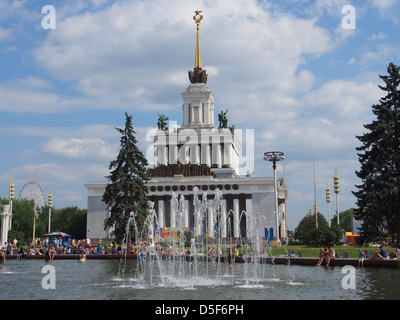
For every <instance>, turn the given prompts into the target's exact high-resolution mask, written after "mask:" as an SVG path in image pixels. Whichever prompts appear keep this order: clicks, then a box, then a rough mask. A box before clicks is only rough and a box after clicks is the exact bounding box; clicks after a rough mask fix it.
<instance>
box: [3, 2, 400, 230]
mask: <svg viewBox="0 0 400 320" xmlns="http://www.w3.org/2000/svg"><path fill="white" fill-rule="evenodd" d="M399 2H400V1H399V0H362V1H361V0H360V1H351V0H314V1H311V0H274V1H266V0H265V1H256V0H216V1H212V0H199V1H194V0H170V1H163V0H151V1H148V0H125V1H111V0H90V1H89V0H82V1H81V0H71V1H61V0H60V1H57V0H56V1H50V0H45V1H42V0H14V1H13V0H0V57H1V58H0V153H1V156H0V197H3V198H8V190H9V184H10V172H12V177H13V180H14V184H15V190H16V191H15V193H16V198H18V196H19V194H20V192H21V190H22V189H23V187H24V185H25V184H27V183H29V182H32V181H35V179H36V171H37V173H38V184H39V185H40V187H41V189H42V190H43V193H44V196H45V198H46V200H47V196H48V194H49V192H50V190H51V192H52V194H53V206H54V207H55V208H64V207H69V206H77V207H79V208H86V207H87V189H86V188H85V187H84V184H86V183H89V182H90V181H105V178H104V177H105V176H107V175H108V172H109V171H108V167H109V163H110V161H111V160H113V159H115V158H116V156H117V154H118V151H119V148H120V145H119V139H120V136H119V133H118V132H117V131H116V130H115V127H120V128H121V127H123V126H124V124H125V112H127V113H128V114H131V115H133V126H134V128H135V131H136V133H137V139H138V140H139V145H140V147H141V150H142V151H143V153H144V154H147V151H148V148H149V144H150V142H149V141H148V138H147V137H148V133H149V132H150V131H151V130H154V128H156V126H157V120H158V115H157V112H159V113H161V114H165V115H166V116H168V117H169V119H170V120H171V121H176V122H177V124H178V125H179V124H182V102H183V100H182V97H181V93H182V92H184V91H185V89H186V88H187V87H188V85H189V84H190V83H189V80H188V76H187V71H188V70H190V69H193V67H194V57H195V43H196V25H195V22H194V21H193V18H192V17H193V15H194V11H195V10H197V9H200V10H202V14H203V16H204V18H203V20H202V23H201V26H200V37H201V55H202V64H203V69H206V70H207V73H208V82H207V87H208V88H210V89H211V91H212V93H213V95H214V97H215V113H216V114H217V113H219V112H220V111H221V110H224V111H225V110H226V109H229V113H228V120H229V125H232V124H234V125H235V127H236V128H237V129H241V130H242V131H239V132H246V130H254V151H251V154H248V155H245V156H253V159H254V169H253V170H251V175H252V176H253V177H272V176H273V171H272V165H271V163H269V162H265V161H264V160H263V156H264V152H267V151H275V150H278V151H282V152H284V153H285V160H284V161H283V162H280V163H279V165H278V168H277V176H278V178H279V177H282V176H284V177H285V181H286V184H287V186H288V189H289V193H288V199H287V215H288V227H289V229H290V230H294V229H295V228H296V227H297V225H298V223H299V222H300V220H301V219H302V218H303V217H304V216H305V214H306V213H307V211H308V210H309V209H310V208H311V207H312V206H313V203H314V171H313V163H315V182H316V188H317V205H318V211H319V212H321V213H322V214H323V215H324V216H325V217H326V218H327V214H328V205H327V203H326V201H325V188H326V185H327V183H329V186H330V188H331V194H332V202H331V205H330V207H331V217H332V216H333V213H334V212H335V210H336V203H335V194H334V193H333V176H334V174H335V169H337V172H338V175H339V178H340V193H339V194H338V200H339V211H344V210H347V209H349V208H353V207H355V200H356V199H355V197H354V196H353V195H352V193H351V191H355V190H356V187H355V185H356V184H359V183H360V180H359V179H358V178H357V176H356V174H355V171H356V170H358V169H359V162H358V156H357V151H356V147H358V146H360V145H361V144H360V141H359V140H358V139H357V138H356V136H359V135H362V134H363V133H364V132H365V129H364V127H363V125H364V124H367V123H370V122H371V121H372V120H373V119H374V116H373V114H372V111H371V106H372V105H373V104H377V103H379V99H380V98H381V97H383V96H384V92H383V91H382V90H380V89H379V87H378V85H380V84H382V81H381V80H380V79H379V75H384V74H386V73H387V67H388V65H389V63H390V62H393V63H394V64H396V65H399V63H400V62H399V60H400V32H399V27H400V21H399V19H400V18H399V17H398V14H397V13H398V12H400V3H399ZM47 5H49V6H52V8H53V9H54V10H53V11H52V10H50V11H48V10H47V9H46V8H47V7H45V6H47ZM45 9H46V10H45ZM42 10H43V12H42ZM244 140H245V139H244ZM244 150H246V149H245V148H244ZM27 189H28V188H27V187H26V188H25V190H27Z"/></svg>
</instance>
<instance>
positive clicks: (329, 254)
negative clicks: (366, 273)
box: [317, 245, 400, 267]
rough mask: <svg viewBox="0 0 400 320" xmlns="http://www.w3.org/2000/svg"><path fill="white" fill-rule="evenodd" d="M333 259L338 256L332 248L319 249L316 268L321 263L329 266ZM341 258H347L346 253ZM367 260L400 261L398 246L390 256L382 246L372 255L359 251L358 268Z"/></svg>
mask: <svg viewBox="0 0 400 320" xmlns="http://www.w3.org/2000/svg"><path fill="white" fill-rule="evenodd" d="M334 258H339V255H338V254H337V253H336V252H335V250H334V249H333V248H332V247H323V248H322V249H320V253H319V260H318V263H317V266H320V265H321V264H322V262H323V261H326V265H327V266H329V264H330V262H331V260H332V259H334ZM342 258H348V254H347V252H344V253H343V256H342ZM367 259H400V245H398V246H397V247H396V249H395V250H394V251H392V252H391V253H390V254H388V253H387V251H386V250H385V248H383V246H382V245H380V246H379V250H377V251H373V252H372V253H369V252H368V251H367V250H363V249H360V250H359V255H358V266H361V267H362V266H364V261H365V260H367Z"/></svg>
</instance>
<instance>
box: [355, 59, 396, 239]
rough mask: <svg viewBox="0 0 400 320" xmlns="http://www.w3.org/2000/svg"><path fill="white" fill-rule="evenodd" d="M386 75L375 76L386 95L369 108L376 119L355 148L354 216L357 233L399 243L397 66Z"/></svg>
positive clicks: (391, 67) (369, 237) (359, 137)
mask: <svg viewBox="0 0 400 320" xmlns="http://www.w3.org/2000/svg"><path fill="white" fill-rule="evenodd" d="M387 72H388V75H385V76H379V77H380V78H381V79H382V80H383V82H384V83H385V85H384V86H379V88H380V89H381V90H383V91H385V92H386V96H385V97H383V98H381V99H380V100H379V104H375V105H373V106H372V112H373V113H374V115H375V116H376V120H374V121H372V123H370V124H367V125H364V127H365V128H366V129H367V130H368V131H367V132H366V133H364V134H363V135H362V136H357V138H358V139H359V140H360V141H361V143H362V146H361V147H358V148H356V150H357V151H359V153H358V157H359V162H360V164H361V168H360V170H359V171H356V174H357V176H358V178H360V179H361V180H362V184H360V185H356V187H357V188H358V191H356V192H353V194H354V195H355V196H356V197H357V205H358V208H356V210H355V217H356V218H357V219H360V220H363V224H362V229H361V233H362V235H363V237H364V239H365V240H367V241H368V240H373V239H376V238H379V237H382V236H384V235H385V234H387V233H390V234H391V235H392V236H395V237H396V238H397V243H400V242H399V241H400V190H399V188H400V91H399V85H400V67H398V66H396V65H394V64H393V63H390V64H389V67H388V69H387Z"/></svg>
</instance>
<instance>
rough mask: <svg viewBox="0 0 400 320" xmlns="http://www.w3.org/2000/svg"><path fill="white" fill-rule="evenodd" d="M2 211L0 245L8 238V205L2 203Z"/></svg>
mask: <svg viewBox="0 0 400 320" xmlns="http://www.w3.org/2000/svg"><path fill="white" fill-rule="evenodd" d="M2 209H3V211H2V213H1V234H0V236H1V239H0V241H1V245H4V243H5V242H7V240H8V224H9V217H10V213H9V211H10V206H9V205H3V208H2Z"/></svg>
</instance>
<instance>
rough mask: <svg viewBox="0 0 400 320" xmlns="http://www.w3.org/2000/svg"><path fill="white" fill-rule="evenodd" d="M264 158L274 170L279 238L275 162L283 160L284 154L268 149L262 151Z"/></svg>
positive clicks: (277, 225) (277, 235) (277, 221)
mask: <svg viewBox="0 0 400 320" xmlns="http://www.w3.org/2000/svg"><path fill="white" fill-rule="evenodd" d="M264 160H265V161H270V162H272V169H273V171H274V193H275V219H276V225H275V228H276V239H279V212H278V188H277V183H276V163H277V162H278V161H282V160H285V154H284V153H283V152H280V151H268V152H265V153H264Z"/></svg>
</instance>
